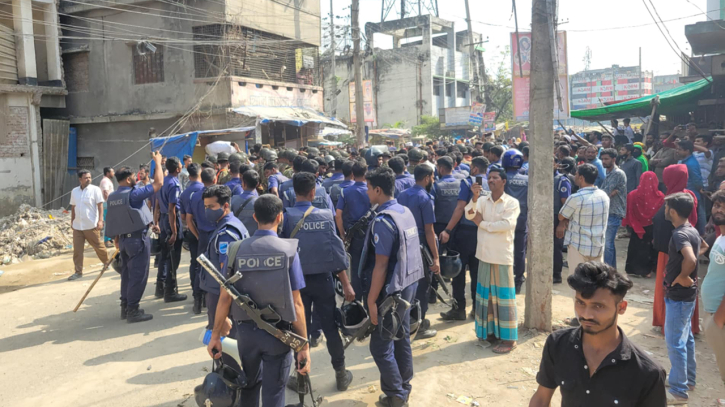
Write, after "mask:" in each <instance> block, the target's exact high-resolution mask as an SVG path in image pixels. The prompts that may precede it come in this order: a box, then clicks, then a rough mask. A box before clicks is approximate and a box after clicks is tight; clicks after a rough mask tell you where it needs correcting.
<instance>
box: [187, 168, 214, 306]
mask: <svg viewBox="0 0 725 407" xmlns="http://www.w3.org/2000/svg"><path fill="white" fill-rule="evenodd" d="M215 180H216V171H214V169H213V168H204V169H203V170H202V171H201V182H202V183H203V184H204V188H203V189H202V190H201V191H199V192H196V193H193V194H192V195H191V197H190V201H189V202H190V203H189V207H190V209H189V213H187V214H186V225H187V226H188V227H189V230H190V231H191V232H192V233H193V234H194V236H196V238H197V240H198V241H199V244H198V245H197V253H206V249H207V247H208V246H209V239H210V238H211V234H212V232H214V229H216V226H215V225H214V224H213V223H212V222H209V221H208V220H206V214H205V209H204V198H203V195H204V191H205V190H206V189H207V188H209V187H211V186H212V185H215V184H216V181H215ZM203 273H204V271H203V270H201V269H200V270H199V277H198V278H199V289H201V291H202V293H203V294H202V302H201V305H202V306H206V307H207V309H208V308H209V304H208V303H209V298H205V297H206V293H207V291H210V290H212V291H213V286H212V287H211V288H210V287H207V286H206V279H203V278H202V276H203Z"/></svg>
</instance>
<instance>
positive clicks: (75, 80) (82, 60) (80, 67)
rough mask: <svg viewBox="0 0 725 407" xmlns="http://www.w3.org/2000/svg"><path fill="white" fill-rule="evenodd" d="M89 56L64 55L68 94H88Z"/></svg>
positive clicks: (82, 53)
mask: <svg viewBox="0 0 725 407" xmlns="http://www.w3.org/2000/svg"><path fill="white" fill-rule="evenodd" d="M134 48H135V47H134ZM88 54H89V53H88V52H76V53H72V54H65V55H63V69H64V70H65V82H66V86H67V88H68V92H88V84H89V81H88Z"/></svg>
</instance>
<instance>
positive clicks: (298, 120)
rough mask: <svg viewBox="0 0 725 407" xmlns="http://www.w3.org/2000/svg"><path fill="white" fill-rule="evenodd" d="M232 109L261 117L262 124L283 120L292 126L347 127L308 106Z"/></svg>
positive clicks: (242, 113) (246, 114)
mask: <svg viewBox="0 0 725 407" xmlns="http://www.w3.org/2000/svg"><path fill="white" fill-rule="evenodd" d="M232 111H233V112H234V113H237V114H241V115H244V116H249V117H259V118H260V120H261V122H262V124H267V123H270V122H281V123H285V124H289V125H291V126H297V127H301V126H304V125H305V124H307V123H320V124H325V125H329V126H336V127H341V128H344V129H346V128H347V126H346V125H345V124H344V123H342V122H341V121H339V120H337V119H333V118H330V117H327V116H325V115H324V114H322V113H320V112H318V111H316V110H314V109H310V108H308V107H299V106H284V107H267V106H242V107H237V108H234V109H232Z"/></svg>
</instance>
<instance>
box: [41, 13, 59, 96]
mask: <svg viewBox="0 0 725 407" xmlns="http://www.w3.org/2000/svg"><path fill="white" fill-rule="evenodd" d="M43 15H44V19H45V36H46V37H45V49H46V51H45V52H46V59H47V61H48V82H49V85H50V86H63V72H62V70H61V57H60V43H59V42H58V13H57V9H56V6H55V2H51V3H50V4H46V5H45V7H44V10H43Z"/></svg>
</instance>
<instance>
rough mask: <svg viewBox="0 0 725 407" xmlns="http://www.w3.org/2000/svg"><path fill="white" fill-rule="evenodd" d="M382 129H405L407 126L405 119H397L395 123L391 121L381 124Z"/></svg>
mask: <svg viewBox="0 0 725 407" xmlns="http://www.w3.org/2000/svg"><path fill="white" fill-rule="evenodd" d="M380 128H381V129H403V128H405V122H404V121H397V122H395V123H393V124H390V123H383V125H382V126H380Z"/></svg>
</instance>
